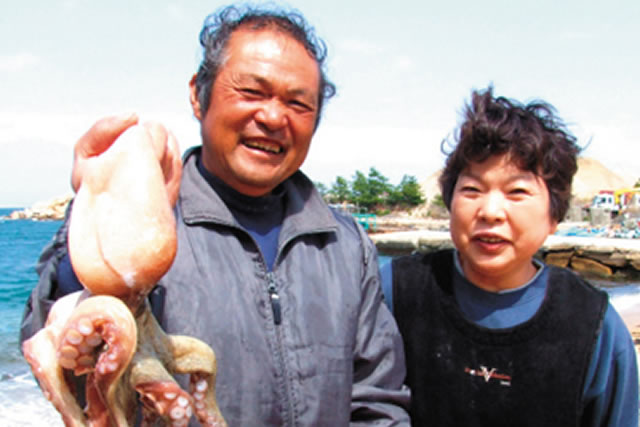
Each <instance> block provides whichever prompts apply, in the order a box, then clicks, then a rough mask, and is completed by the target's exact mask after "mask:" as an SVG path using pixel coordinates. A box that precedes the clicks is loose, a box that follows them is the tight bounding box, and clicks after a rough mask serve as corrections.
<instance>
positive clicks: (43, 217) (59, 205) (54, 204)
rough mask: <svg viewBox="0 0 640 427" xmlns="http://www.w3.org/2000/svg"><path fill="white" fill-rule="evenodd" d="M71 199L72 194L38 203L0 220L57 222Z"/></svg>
mask: <svg viewBox="0 0 640 427" xmlns="http://www.w3.org/2000/svg"><path fill="white" fill-rule="evenodd" d="M72 198H73V195H72V194H67V195H64V196H59V197H55V198H53V199H50V200H46V201H43V202H38V203H36V204H34V205H33V206H31V207H29V208H24V209H16V210H13V211H12V212H11V213H9V214H8V215H6V216H4V217H2V219H10V220H11V219H31V220H36V221H57V220H62V219H64V213H65V211H66V209H67V206H68V205H69V202H70V201H71V199H72Z"/></svg>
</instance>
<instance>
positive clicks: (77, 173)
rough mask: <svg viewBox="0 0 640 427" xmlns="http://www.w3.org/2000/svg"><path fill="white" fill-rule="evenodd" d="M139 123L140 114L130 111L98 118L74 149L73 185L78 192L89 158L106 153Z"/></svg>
mask: <svg viewBox="0 0 640 427" xmlns="http://www.w3.org/2000/svg"><path fill="white" fill-rule="evenodd" d="M136 123H138V116H137V115H136V114H135V113H130V114H127V115H121V116H110V117H105V118H103V119H100V120H98V121H97V122H96V123H95V124H94V125H93V126H91V129H89V130H88V131H87V133H85V134H84V135H82V137H80V139H79V140H78V142H76V145H75V147H74V149H73V170H72V171H71V187H72V188H73V191H75V192H78V190H79V189H80V185H81V184H82V177H83V175H84V172H85V169H86V168H87V164H88V163H89V162H88V160H89V159H91V158H92V157H95V156H98V155H100V154H102V153H104V152H105V151H106V150H107V148H109V147H110V146H111V145H112V144H113V143H114V142H115V140H116V139H118V137H119V136H120V135H121V134H122V133H123V132H124V131H125V130H127V129H129V128H130V127H131V126H133V125H135V124H136Z"/></svg>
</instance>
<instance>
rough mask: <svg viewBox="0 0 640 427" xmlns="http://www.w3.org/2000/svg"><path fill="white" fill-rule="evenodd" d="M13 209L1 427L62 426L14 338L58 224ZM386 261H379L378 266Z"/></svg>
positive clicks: (632, 286) (7, 245) (4, 235)
mask: <svg viewBox="0 0 640 427" xmlns="http://www.w3.org/2000/svg"><path fill="white" fill-rule="evenodd" d="M16 209H17V208H16ZM16 209H11V208H4V209H3V208H0V318H1V319H2V321H1V322H0V426H3V427H18V426H38V427H40V426H52V427H58V426H60V427H61V426H63V423H62V421H61V420H60V416H59V415H58V414H57V412H56V411H55V409H53V407H52V405H51V404H50V403H49V402H48V401H47V400H46V399H45V398H44V396H43V394H42V393H41V392H40V390H39V389H38V386H37V384H36V382H35V380H34V378H33V376H32V374H31V371H30V369H29V366H28V365H27V363H26V362H25V360H24V358H23V357H22V354H21V352H20V347H19V338H18V334H19V329H20V321H21V318H22V313H23V310H24V305H25V302H26V300H27V297H28V296H29V294H30V292H31V290H32V289H33V288H34V287H35V285H36V283H37V280H38V276H37V274H36V271H35V265H36V262H37V260H38V256H39V254H40V251H41V250H42V248H43V247H44V246H45V245H46V244H47V243H48V242H49V241H50V240H51V238H52V237H53V235H54V233H55V232H56V230H57V229H58V228H59V227H60V225H61V223H60V221H32V220H26V219H25V220H3V219H1V218H2V217H4V216H6V215H8V214H9V213H11V212H12V211H14V210H16ZM390 260H391V258H390V257H387V256H381V257H380V263H385V262H389V261H390ZM600 285H602V286H603V288H604V289H606V290H607V292H608V293H609V295H610V297H611V301H612V303H613V305H614V306H615V307H616V309H617V310H618V311H619V312H624V311H625V310H629V309H632V308H634V307H636V306H638V305H639V304H640V283H626V284H612V283H606V282H602V283H600Z"/></svg>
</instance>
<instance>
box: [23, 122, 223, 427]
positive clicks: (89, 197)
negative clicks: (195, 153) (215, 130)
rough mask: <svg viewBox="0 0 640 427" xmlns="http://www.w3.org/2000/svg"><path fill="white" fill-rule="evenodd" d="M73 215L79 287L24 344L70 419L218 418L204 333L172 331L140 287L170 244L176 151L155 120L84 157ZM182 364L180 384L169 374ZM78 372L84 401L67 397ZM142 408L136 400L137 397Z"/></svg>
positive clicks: (153, 275) (71, 422) (157, 274)
mask: <svg viewBox="0 0 640 427" xmlns="http://www.w3.org/2000/svg"><path fill="white" fill-rule="evenodd" d="M87 162H88V163H87V166H86V169H85V172H84V173H83V177H82V184H81V186H80V188H79V189H78V192H77V194H76V197H75V200H74V204H73V209H72V213H71V218H70V226H69V240H68V246H69V256H70V259H71V264H72V266H73V269H74V271H75V273H76V275H77V276H78V278H79V280H80V282H81V283H82V284H83V285H84V287H85V289H84V290H83V291H79V292H76V293H73V294H70V295H67V296H65V297H63V298H61V299H59V300H58V301H56V303H55V304H54V305H53V306H52V308H51V310H50V312H49V316H48V318H47V322H46V324H45V327H44V328H43V329H41V330H40V331H39V332H38V333H36V334H35V335H34V336H33V337H32V338H30V339H29V340H27V341H25V342H24V344H23V353H24V355H25V358H26V360H27V362H28V363H29V365H30V366H31V369H32V372H33V373H34V376H35V377H36V379H37V381H38V383H39V385H40V388H41V389H42V391H43V393H44V395H45V397H46V398H47V399H48V400H49V401H51V403H52V404H53V405H54V407H55V408H56V410H57V411H58V412H59V413H60V414H61V416H62V419H63V421H64V423H65V425H66V426H74V427H75V426H96V427H97V426H129V425H133V424H134V423H135V422H136V417H137V416H140V415H139V414H138V415H137V413H138V412H139V413H140V414H141V416H140V418H141V420H140V419H139V421H140V422H141V425H143V426H156V425H170V426H175V427H178V426H185V425H187V424H188V423H189V422H190V419H191V418H192V417H194V416H195V418H196V419H197V420H198V421H199V422H200V424H202V425H205V426H226V423H225V421H224V419H223V417H222V414H221V413H220V410H219V408H218V406H217V403H216V397H215V379H216V370H217V367H216V359H215V354H214V352H213V350H212V349H211V348H210V347H209V346H208V345H207V344H205V343H204V342H202V341H200V340H198V339H196V338H193V337H188V336H180V335H168V334H165V333H164V331H163V330H162V328H161V327H160V326H159V324H158V323H157V321H156V319H155V317H154V316H153V314H152V312H151V309H150V305H149V303H148V299H147V298H146V297H147V295H148V293H149V292H150V291H151V289H152V288H153V286H154V285H155V283H157V281H158V279H160V278H161V277H162V276H163V275H164V274H165V273H166V272H167V270H168V269H169V267H170V266H171V264H172V262H173V259H174V257H175V254H176V250H177V236H176V226H175V218H174V216H173V206H174V204H175V202H176V199H177V196H178V188H179V182H180V175H181V162H180V156H179V152H178V146H177V143H176V142H175V139H174V138H173V136H172V135H171V134H170V133H169V132H168V131H166V130H165V129H164V128H163V127H162V126H160V125H153V124H142V125H135V126H133V127H131V128H129V129H127V130H126V131H124V132H123V133H122V134H121V135H120V136H119V137H118V138H117V139H116V140H115V142H114V143H113V144H112V145H111V146H110V147H109V148H108V149H107V150H106V151H104V152H103V153H101V154H99V155H96V156H94V157H91V158H89V159H88V160H87ZM177 374H184V375H188V383H189V385H188V390H183V389H182V388H181V386H180V385H179V384H178V382H177V381H176V379H175V378H174V376H175V375H177ZM80 376H83V377H84V378H85V400H86V406H85V407H84V408H81V407H80V405H79V404H78V401H77V399H76V397H75V394H76V393H77V392H78V389H77V386H76V385H77V383H78V381H77V379H76V378H75V377H80ZM139 407H140V408H141V410H140V411H138V408H139Z"/></svg>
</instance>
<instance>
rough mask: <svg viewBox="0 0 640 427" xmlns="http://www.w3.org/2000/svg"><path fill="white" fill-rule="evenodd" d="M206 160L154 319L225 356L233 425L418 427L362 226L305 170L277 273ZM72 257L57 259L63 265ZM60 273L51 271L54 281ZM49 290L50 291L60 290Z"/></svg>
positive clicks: (220, 386)
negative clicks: (412, 426) (330, 202)
mask: <svg viewBox="0 0 640 427" xmlns="http://www.w3.org/2000/svg"><path fill="white" fill-rule="evenodd" d="M198 152H199V150H195V151H192V152H191V153H190V154H188V155H187V158H186V159H185V167H184V172H183V178H182V184H181V188H180V198H179V200H178V203H177V206H176V217H177V223H178V253H177V256H176V259H175V261H174V263H173V265H172V267H171V269H170V270H169V272H168V273H167V274H166V275H165V276H164V277H163V278H162V280H161V281H160V283H159V284H158V288H157V289H156V290H155V292H154V295H156V296H157V295H162V296H163V298H162V299H163V300H164V304H162V307H159V308H160V310H158V304H156V310H154V311H155V312H156V313H157V315H158V316H159V318H160V323H161V324H162V326H163V327H164V329H165V330H166V331H167V332H168V333H173V334H186V335H191V336H194V337H197V338H200V339H202V340H203V341H205V342H206V343H208V344H209V345H210V346H211V347H212V348H213V349H214V351H215V353H216V356H217V360H218V380H217V387H216V394H217V398H218V403H219V405H220V408H221V410H222V413H223V415H224V417H225V418H226V420H227V422H228V423H229V425H230V426H257V425H278V426H280V425H291V426H293V425H301V426H320V425H326V426H340V425H348V424H349V423H350V422H351V423H352V424H354V425H358V424H362V425H370V424H375V425H408V424H409V421H408V415H407V413H406V411H405V409H406V408H407V406H408V402H409V392H408V389H407V388H406V387H404V386H403V385H402V383H403V380H404V376H405V366H404V354H403V349H402V342H401V338H400V335H399V333H398V329H397V327H396V324H395V321H394V320H393V317H392V316H391V314H390V313H389V311H388V310H387V308H386V306H385V305H384V304H383V302H382V293H381V290H380V281H379V275H378V264H377V254H376V250H375V246H374V245H373V244H372V242H371V241H370V239H369V238H368V237H367V236H366V234H365V233H364V232H363V230H362V228H361V227H360V226H359V225H358V224H357V223H356V222H355V221H354V220H353V219H352V218H351V216H345V215H342V214H339V213H336V212H334V211H332V210H331V209H329V208H328V207H327V206H326V204H325V203H324V201H323V200H322V199H321V197H320V196H319V195H318V193H317V192H316V191H315V189H314V186H313V184H312V183H311V182H310V181H309V179H308V178H307V177H306V176H304V175H303V174H302V173H301V172H297V173H296V174H294V175H293V176H292V177H291V178H290V179H288V180H287V181H286V182H285V183H284V185H285V187H286V192H287V193H286V194H287V196H286V197H287V204H286V206H287V207H286V215H285V220H284V222H283V224H282V228H281V231H280V237H279V243H278V254H277V257H276V261H275V264H274V266H273V271H272V272H268V270H267V268H266V265H265V262H264V261H263V258H262V255H261V253H260V250H259V249H258V246H257V244H256V243H255V242H254V241H253V239H252V238H251V236H250V235H249V233H247V232H246V231H245V230H243V229H242V227H241V226H240V225H239V224H238V223H237V222H236V220H235V219H234V217H233V216H232V214H231V213H230V212H229V210H228V208H227V207H226V205H225V204H224V203H223V202H222V200H221V199H220V198H219V197H218V195H217V194H216V193H215V192H214V191H213V189H212V188H211V187H210V186H209V184H208V183H207V182H206V181H205V180H204V179H203V178H202V176H201V174H200V173H199V171H198V170H197V166H196V157H197V153H198ZM59 246H62V245H59ZM61 250H63V249H59V250H58V251H50V252H53V254H52V255H51V256H50V257H49V258H50V259H51V260H52V262H53V263H55V259H57V258H59V257H60V255H59V252H60V251H61ZM52 269H55V268H53V267H52V266H48V265H46V263H45V265H41V266H40V270H41V271H42V274H43V275H44V276H47V275H50V276H54V275H53V274H50V273H47V271H49V270H52ZM45 278H46V277H45ZM54 278H55V277H54ZM44 282H45V283H43V280H41V283H40V284H39V285H38V287H39V288H41V287H49V288H50V287H51V285H50V284H49V285H47V283H50V282H51V280H48V279H47V280H44ZM49 294H51V290H50V289H49V290H48V293H47V292H46V290H43V289H36V290H35V291H34V295H33V296H32V300H31V302H30V304H29V305H28V307H27V313H26V315H25V324H24V325H23V334H24V335H25V336H26V335H30V334H31V333H32V332H33V330H34V327H35V329H37V328H39V327H41V322H42V317H43V316H42V315H38V314H37V313H38V312H39V311H40V312H41V311H42V309H41V308H39V306H40V305H41V304H44V306H43V307H42V308H45V307H47V309H48V306H47V305H48V304H50V301H48V300H47V298H46V296H47V295H49ZM38 295H40V298H38ZM42 297H44V298H42ZM31 305H33V307H31ZM31 308H33V310H31ZM33 313H35V315H33ZM36 318H40V319H39V320H36ZM34 320H35V321H36V322H37V323H36V324H35V325H34V324H32V323H33V321H34ZM25 336H23V338H24V337H25Z"/></svg>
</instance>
